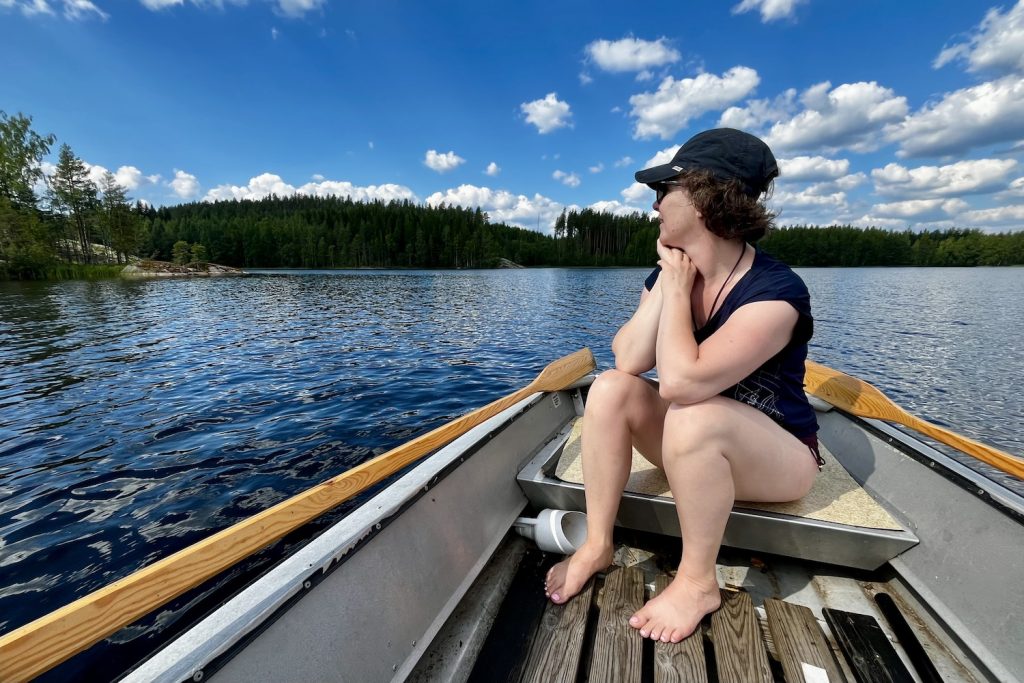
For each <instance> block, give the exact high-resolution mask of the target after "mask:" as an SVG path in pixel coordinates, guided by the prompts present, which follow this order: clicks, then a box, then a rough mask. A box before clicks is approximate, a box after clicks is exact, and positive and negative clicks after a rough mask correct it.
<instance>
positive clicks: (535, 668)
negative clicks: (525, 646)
mask: <svg viewBox="0 0 1024 683" xmlns="http://www.w3.org/2000/svg"><path fill="white" fill-rule="evenodd" d="M593 592H594V581H593V579H591V580H590V581H588V582H587V585H586V586H584V587H583V590H582V591H580V593H579V595H577V596H576V597H574V598H573V599H572V600H570V601H569V602H567V603H565V604H564V605H556V604H554V603H553V602H549V603H548V606H547V607H546V608H545V610H544V616H542V617H541V620H540V625H539V626H538V627H537V631H536V633H535V635H534V637H533V642H532V643H531V645H530V652H529V654H528V655H527V659H526V664H525V666H524V667H523V675H522V677H521V678H520V679H519V680H520V681H523V683H548V682H549V681H551V682H552V683H574V681H575V680H576V674H577V671H578V670H579V665H580V654H581V653H582V651H583V636H584V634H585V633H586V626H587V614H588V612H589V611H590V600H591V598H592V596H593Z"/></svg>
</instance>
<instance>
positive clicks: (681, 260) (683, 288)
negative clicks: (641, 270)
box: [658, 240, 697, 297]
mask: <svg viewBox="0 0 1024 683" xmlns="http://www.w3.org/2000/svg"><path fill="white" fill-rule="evenodd" d="M658 257H659V260H658V265H659V266H661V277H660V278H659V279H658V282H662V281H664V285H663V287H662V291H663V292H664V293H665V295H666V296H672V295H674V294H681V295H683V296H686V297H689V296H690V292H691V291H692V290H693V283H694V280H696V279H697V267H696V266H695V265H693V261H691V260H690V257H689V256H687V255H686V252H684V251H683V250H682V249H677V248H675V247H670V246H668V245H666V244H663V243H662V241H661V240H658Z"/></svg>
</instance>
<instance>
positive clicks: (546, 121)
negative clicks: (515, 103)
mask: <svg viewBox="0 0 1024 683" xmlns="http://www.w3.org/2000/svg"><path fill="white" fill-rule="evenodd" d="M519 108H520V110H522V112H523V114H525V115H526V121H527V122H528V123H532V124H533V125H534V126H536V127H537V132H539V133H541V134H544V133H550V132H551V131H553V130H558V129H559V128H565V127H566V126H571V125H572V123H571V122H570V119H571V118H572V110H571V109H570V108H569V103H568V102H562V101H561V100H559V99H558V94H557V93H553V92H549V93H548V94H547V95H546V96H545V97H544V99H542V100H534V101H532V102H523V103H522V104H520V105H519Z"/></svg>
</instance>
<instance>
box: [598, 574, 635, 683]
mask: <svg viewBox="0 0 1024 683" xmlns="http://www.w3.org/2000/svg"><path fill="white" fill-rule="evenodd" d="M643 604H644V573H643V571H641V570H640V569H637V568H636V567H620V568H617V569H615V570H614V571H612V572H610V573H609V574H608V576H607V577H605V580H604V594H603V596H602V597H601V613H600V615H599V616H598V620H597V632H596V634H595V637H594V651H593V654H592V655H591V659H590V678H589V680H591V681H616V682H618V681H622V682H623V683H627V682H630V681H635V682H636V683H639V681H640V676H641V668H642V656H643V638H641V636H640V631H638V630H637V629H635V628H633V627H632V626H630V625H629V618H630V617H631V616H633V613H634V612H636V611H637V610H638V609H640V608H641V607H643Z"/></svg>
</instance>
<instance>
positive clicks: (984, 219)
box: [958, 204, 1024, 230]
mask: <svg viewBox="0 0 1024 683" xmlns="http://www.w3.org/2000/svg"><path fill="white" fill-rule="evenodd" d="M958 218H959V222H960V223H962V224H964V225H970V226H975V225H983V226H992V227H1004V228H1016V229H1018V230H1019V229H1020V226H1021V225H1022V224H1024V204H1012V205H1009V206H1000V207H996V208H994V209H978V210H976V211H965V212H964V213H962V214H960V216H959V217H958Z"/></svg>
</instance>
